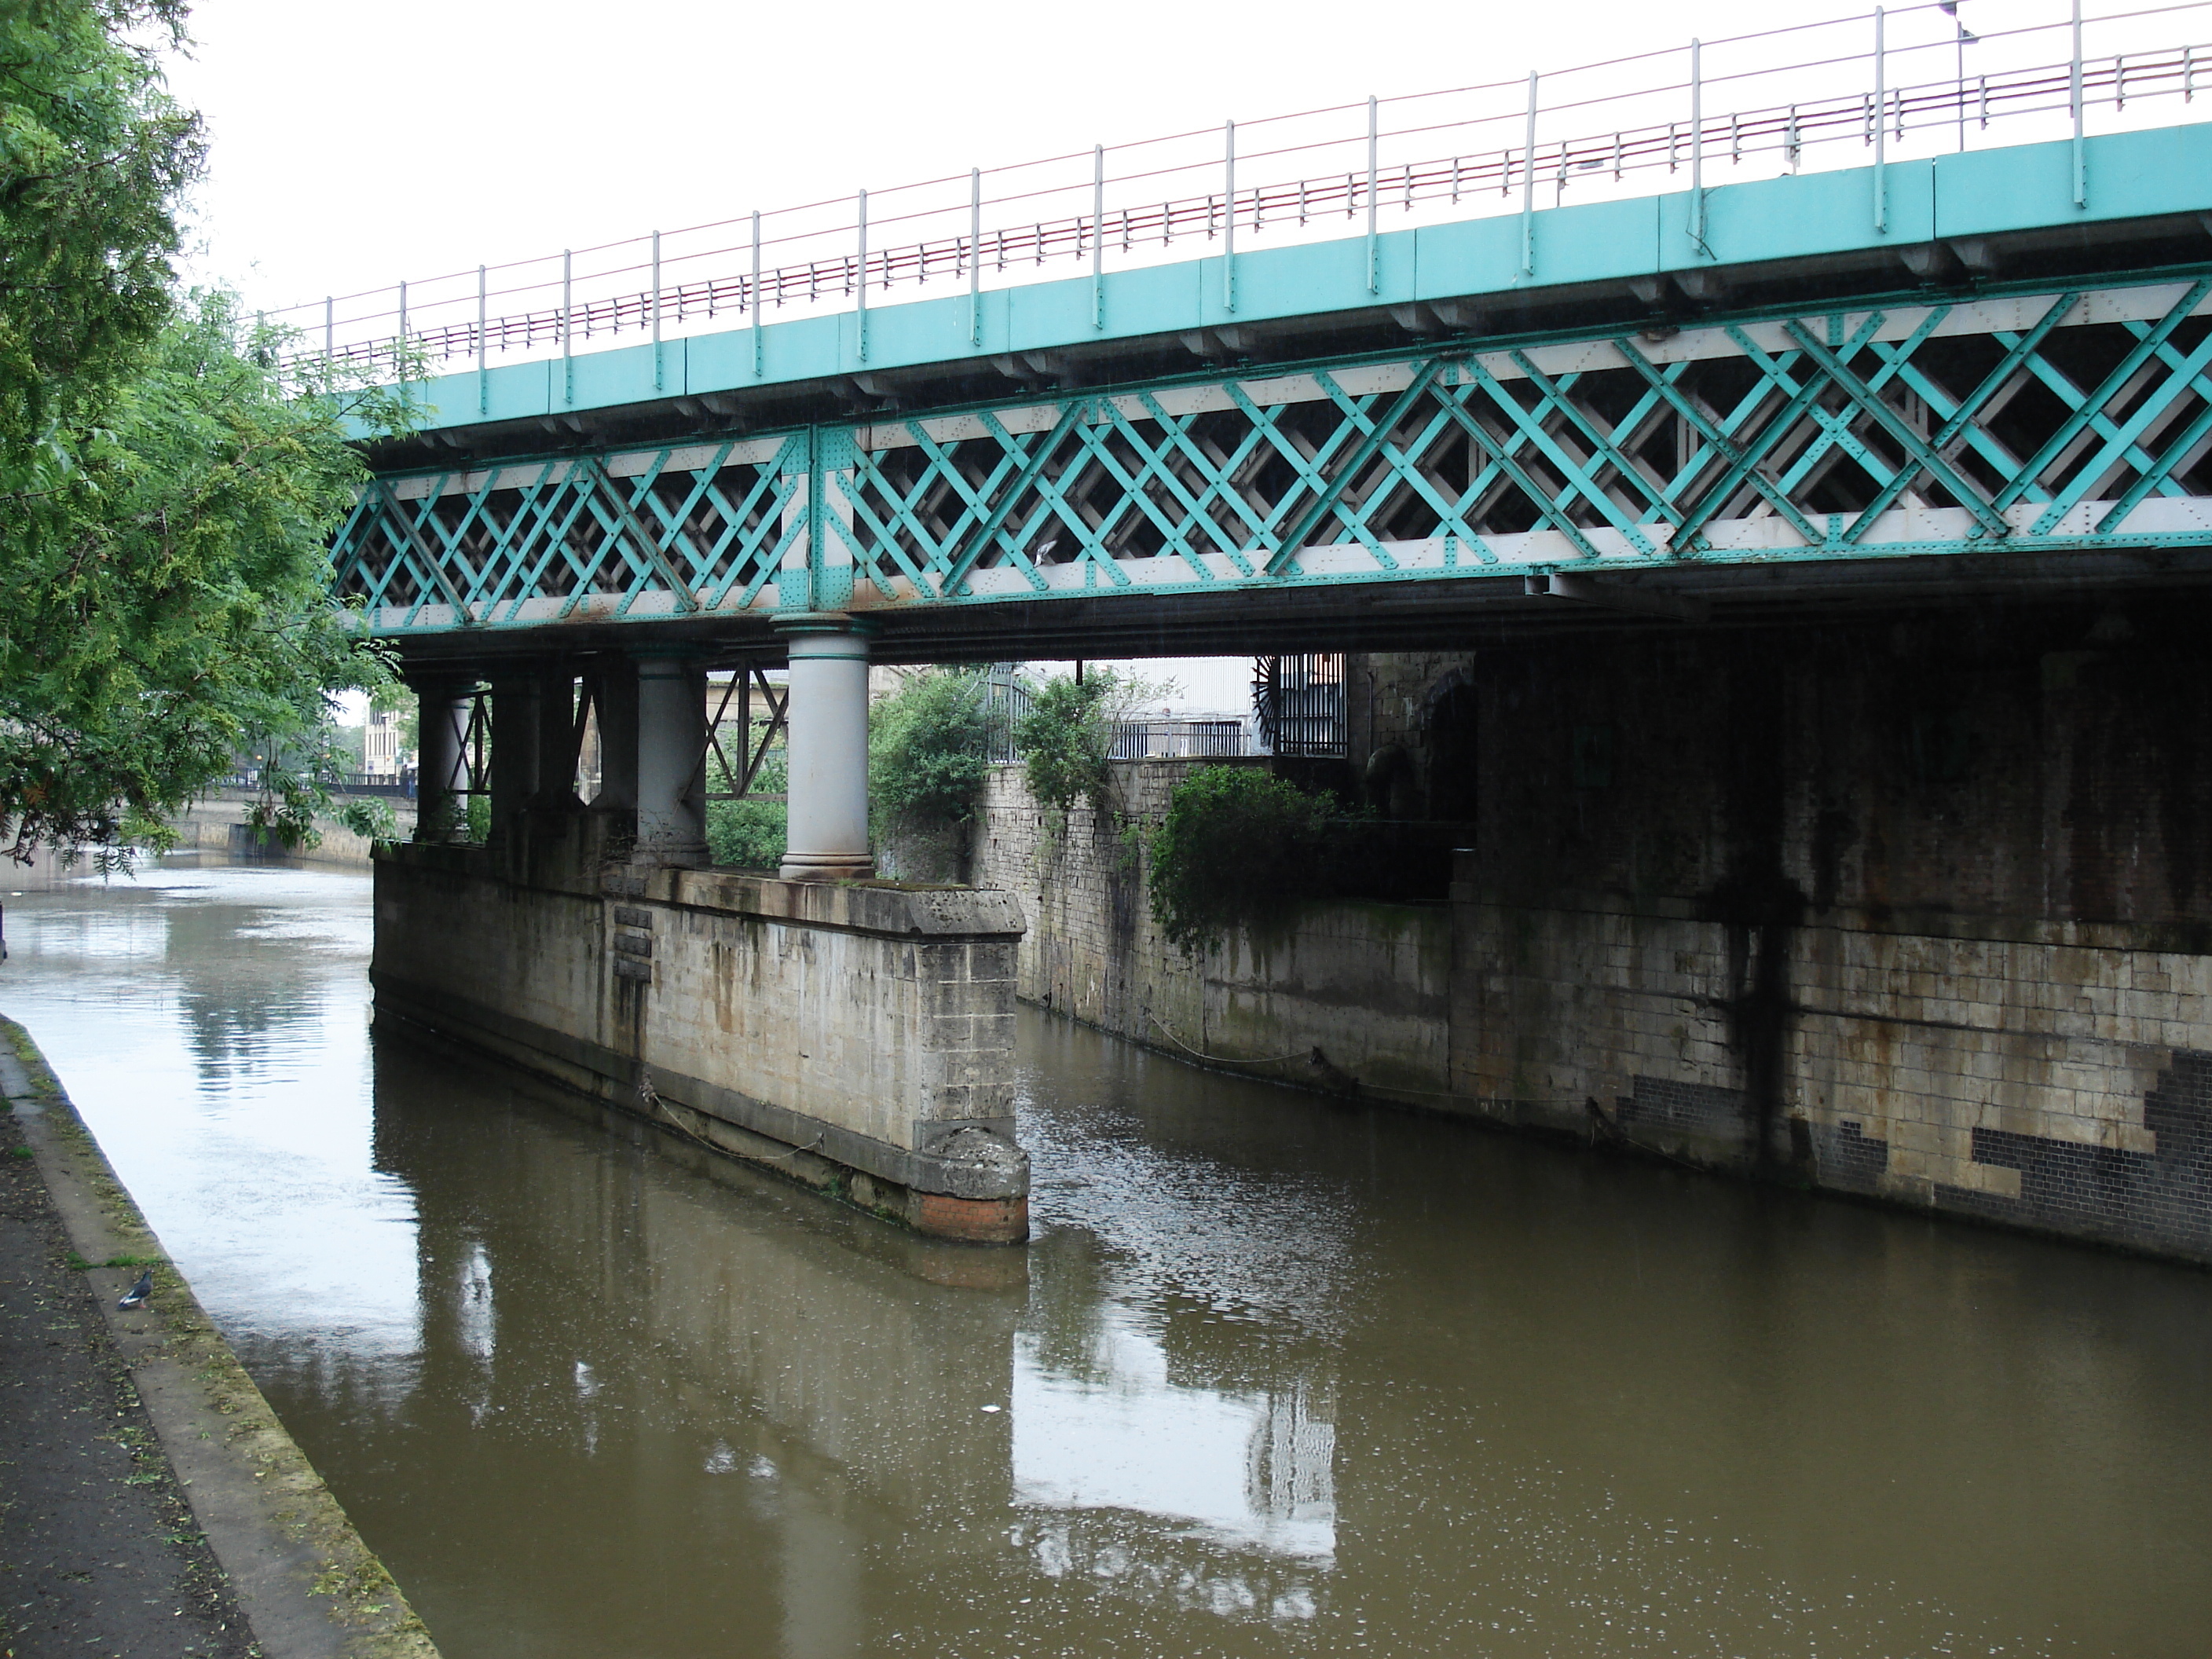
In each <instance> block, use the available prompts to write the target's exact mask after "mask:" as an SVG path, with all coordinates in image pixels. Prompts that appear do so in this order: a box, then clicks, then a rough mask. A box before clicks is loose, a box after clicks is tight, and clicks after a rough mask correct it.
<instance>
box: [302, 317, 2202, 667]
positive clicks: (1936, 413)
mask: <svg viewBox="0 0 2212 1659" xmlns="http://www.w3.org/2000/svg"><path fill="white" fill-rule="evenodd" d="M2208 295H2212V278H2207V279H2204V280H2199V281H2192V282H2187V283H2169V284H2164V285H2160V286H2156V287H2146V288H2136V289H2124V290H2103V291H2097V292H2069V293H2060V294H2045V295H2026V296H2012V297H2006V298H1997V299H1985V300H1978V301H1971V302H1962V303H1959V304H1954V305H1915V306H1908V307H1891V308H1888V309H1885V310H1875V311H1866V310H1861V311H1853V312H1846V313H1836V314H1831V315H1815V316H1807V317H1796V318H1782V319H1764V320H1753V321H1744V322H1738V323H1723V324H1718V325H1711V326H1700V327H1698V328H1694V329H1690V330H1686V331H1681V332H1679V333H1669V332H1668V331H1663V330H1657V329H1654V330H1650V331H1643V332H1623V333H1619V334H1613V335H1607V336H1606V337H1601V338H1593V339H1589V340H1583V341H1575V342H1569V343H1544V344H1534V345H1529V346H1526V347H1522V348H1520V349H1498V350H1489V349H1468V350H1465V351H1447V352H1441V353H1438V354H1437V355H1434V356H1425V357H1423V358H1420V359H1419V360H1416V361H1411V362H1384V363H1379V364H1372V363H1370V364H1364V365H1358V366H1348V367H1340V368H1329V369H1311V370H1305V371H1301V372H1298V373H1295V374H1281V375H1276V376H1272V377H1269V378H1249V377H1248V378H1225V379H1219V380H1213V381H1211V382H1208V383H1205V384H1200V385H1188V384H1182V385H1175V386H1161V387H1159V388H1157V389H1153V390H1139V391H1133V392H1112V393H1086V394H1071V395H1067V396H1064V397H1060V398H1054V400H1052V401H1050V402H1041V403H1034V404H1025V405H1023V406H1020V407H1017V408H1009V409H1000V410H986V411H980V412H975V413H968V414H957V415H948V416H916V417H912V418H901V419H897V420H895V421H886V420H883V419H880V418H879V419H878V420H877V421H876V422H874V423H872V424H871V425H864V426H860V427H857V428H849V429H845V430H840V431H836V432H834V433H830V432H823V431H817V432H816V433H815V434H813V435H801V436H800V437H799V438H798V439H795V440H792V441H779V440H770V441H754V442H753V443H751V444H750V446H745V445H725V446H721V447H708V446H701V447H694V448H692V449H689V450H664V451H656V452H651V453H646V454H642V455H636V454H633V455H624V456H617V457H613V458H611V459H607V460H605V461H604V462H602V461H599V460H590V461H582V462H574V463H569V462H562V463H550V464H533V465H532V466H530V467H520V466H514V467H505V468H500V469H496V470H495V471H490V472H487V473H482V474H477V475H473V477H471V478H467V479H459V480H458V481H455V482H448V481H439V480H410V481H406V482H405V483H401V484H399V485H398V486H396V487H393V486H384V485H380V487H379V489H377V490H376V491H374V492H373V493H372V495H370V496H369V497H368V498H367V499H365V500H364V501H363V504H362V509H361V512H360V513H358V514H357V515H356V519H355V520H354V522H353V523H352V524H351V525H350V526H349V527H348V529H347V531H346V532H345V538H344V543H343V546H342V548H341V550H340V571H341V580H342V586H343V590H344V591H345V592H350V593H357V594H359V595H361V596H362V598H364V599H367V600H368V602H369V603H370V604H371V605H374V606H377V607H380V625H385V626H396V627H406V626H410V625H416V626H419V625H422V624H423V623H425V622H430V621H431V620H432V618H431V617H430V616H429V615H428V612H427V611H426V610H425V607H426V606H440V602H441V600H442V601H443V603H444V605H446V606H454V607H465V611H466V614H468V615H469V616H470V617H472V618H473V619H476V620H480V621H493V622H497V621H500V620H529V619H531V618H532V617H534V616H538V615H544V616H546V617H553V616H556V615H559V614H565V613H566V611H568V610H571V609H573V608H574V606H575V605H577V604H578V603H579V602H580V600H582V599H585V598H587V597H590V596H599V599H598V603H599V605H601V606H602V607H605V608H611V609H614V610H617V611H622V612H623V613H626V614H633V615H642V614H647V613H652V614H668V613H670V612H671V611H688V610H693V609H705V610H732V609H740V608H746V607H763V608H765V607H768V606H771V605H778V604H782V605H794V604H796V605H821V604H824V603H829V604H840V605H842V604H845V603H850V604H852V605H854V606H856V607H862V608H865V607H867V606H872V605H895V604H907V603H914V602H975V601H989V600H997V599H1019V598H1031V597H1036V598H1042V597H1049V596H1052V595H1054V594H1060V593H1073V592H1090V593H1094V594H1095V593H1097V592H1101V591H1106V590H1123V591H1129V592H1138V591H1151V592H1163V591H1177V590H1182V591H1188V590H1194V589H1200V590H1202V589H1212V588H1218V587H1222V586H1244V587H1249V588H1261V589H1264V588H1273V587H1279V586H1285V585H1297V584H1306V583H1313V582H1336V581H1362V580H1391V579H1405V578H1412V577H1419V578H1434V577H1436V576H1438V575H1445V574H1462V575H1482V574H1506V573H1507V572H1509V571H1510V570H1514V569H1534V568H1580V569H1585V570H1587V569H1590V568H1596V567H1598V566H1602V567H1604V568H1608V569H1615V568H1619V569H1626V568H1638V567H1643V568H1654V567H1660V566H1664V565H1668V564H1677V563H1680V562H1741V561H1752V562H1774V561H1785V560H1792V559H1834V558H1849V557H1866V556H1897V555H1929V554H1942V553H1957V552H1964V551H1969V550H1972V551H1980V552H1988V551H1990V550H1992V549H1993V548H1996V547H2003V546H2007V545H2020V546H2023V547H2025V546H2034V547H2038V548H2059V547H2072V548H2080V547H2088V546H2114V545H2143V544H2167V543H2172V542H2176V541H2184V540H2189V541H2193V540H2201V539H2203V535H2204V534H2205V533H2207V532H2212V467H2208V466H2207V465H2206V462H2207V456H2208V452H2212V319H2208V318H2206V317H2205V316H2203V315H2200V314H2199V313H2200V311H2201V310H2202V309H2203V308H2205V307H2206V303H2207V296H2208ZM523 475H527V477H524V476H523ZM532 480H535V481H536V482H532ZM410 491H411V492H413V493H412V494H411V495H410ZM809 503H815V504H818V505H817V507H816V509H815V510H814V511H812V512H811V513H810V512H809V511H807V510H805V508H806V507H807V505H808V504H809ZM794 504H795V506H796V509H797V510H793V508H794ZM794 538H805V546H803V547H802V548H801V550H800V553H799V558H798V562H799V563H800V564H801V565H803V566H805V567H806V568H807V569H808V570H809V571H810V573H811V574H810V575H809V579H808V582H807V583H806V584H805V586H804V591H803V592H801V591H795V590H794V589H793V587H792V586H791V585H790V583H789V581H788V580H785V581H784V582H781V583H778V582H776V581H775V580H772V578H773V576H774V575H775V569H776V567H777V566H778V565H779V563H789V562H791V561H790V559H789V558H787V555H788V553H789V551H790V550H791V548H792V547H793V544H794ZM786 575H787V576H788V572H787V573H786ZM848 595H849V599H848V597H847V596H848ZM410 607H411V609H410ZM455 615H456V612H455V611H453V610H450V609H444V608H442V607H441V608H440V610H439V613H438V620H439V621H441V622H442V623H443V625H447V626H450V625H452V621H453V619H454V617H455Z"/></svg>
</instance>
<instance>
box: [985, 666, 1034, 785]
mask: <svg viewBox="0 0 2212 1659" xmlns="http://www.w3.org/2000/svg"><path fill="white" fill-rule="evenodd" d="M983 688H984V690H983V694H984V696H986V697H987V699H988V700H989V708H990V733H991V737H990V748H989V750H988V754H989V757H990V760H991V763H992V764H993V765H994V766H1009V765H1012V763H1014V762H1016V761H1018V760H1019V759H1020V758H1021V756H1020V754H1019V753H1018V751H1017V750H1015V748H1014V728H1015V727H1016V726H1019V725H1020V724H1021V723H1022V721H1023V720H1024V718H1025V717H1026V716H1027V715H1028V714H1029V712H1030V694H1029V688H1028V687H1027V686H1025V685H1024V684H1022V683H1021V682H1020V680H1018V679H1017V678H1015V677H1014V665H1012V663H999V664H995V665H994V666H993V667H992V669H991V671H990V673H989V675H988V676H987V678H985V680H984V682H983Z"/></svg>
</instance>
